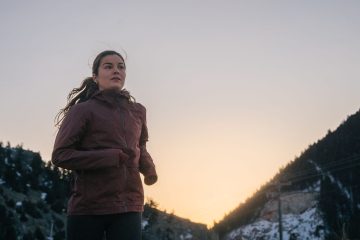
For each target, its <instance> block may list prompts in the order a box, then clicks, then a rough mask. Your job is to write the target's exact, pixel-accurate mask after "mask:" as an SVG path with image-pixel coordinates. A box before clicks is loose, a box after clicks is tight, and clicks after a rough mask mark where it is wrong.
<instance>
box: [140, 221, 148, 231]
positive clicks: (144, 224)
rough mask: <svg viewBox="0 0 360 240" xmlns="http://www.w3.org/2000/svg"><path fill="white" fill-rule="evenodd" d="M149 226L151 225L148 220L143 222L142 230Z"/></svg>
mask: <svg viewBox="0 0 360 240" xmlns="http://www.w3.org/2000/svg"><path fill="white" fill-rule="evenodd" d="M147 225H149V222H148V220H143V221H141V228H142V229H144V228H145V227H146V226H147Z"/></svg>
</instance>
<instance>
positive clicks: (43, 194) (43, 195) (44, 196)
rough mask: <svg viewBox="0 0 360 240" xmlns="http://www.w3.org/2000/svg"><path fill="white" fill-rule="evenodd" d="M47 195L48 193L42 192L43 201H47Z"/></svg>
mask: <svg viewBox="0 0 360 240" xmlns="http://www.w3.org/2000/svg"><path fill="white" fill-rule="evenodd" d="M46 195H47V193H44V192H42V193H41V199H42V200H45V198H46Z"/></svg>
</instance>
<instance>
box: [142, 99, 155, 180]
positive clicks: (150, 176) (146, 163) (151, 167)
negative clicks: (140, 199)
mask: <svg viewBox="0 0 360 240" xmlns="http://www.w3.org/2000/svg"><path fill="white" fill-rule="evenodd" d="M142 108H143V124H142V129H141V136H140V142H139V146H140V160H139V161H140V172H141V173H142V174H143V175H144V177H145V184H147V185H152V184H154V183H155V182H156V181H157V173H156V169H155V164H154V161H153V159H152V157H151V156H150V154H149V153H148V151H147V149H146V142H147V141H148V138H149V135H148V129H147V125H146V109H145V107H143V106H142Z"/></svg>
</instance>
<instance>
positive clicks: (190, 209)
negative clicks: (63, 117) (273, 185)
mask: <svg viewBox="0 0 360 240" xmlns="http://www.w3.org/2000/svg"><path fill="white" fill-rule="evenodd" d="M359 12H360V1H357V0H353V1H351V0H346V1H343V0H341V1H340V0H337V1H334V0H326V1H325V0H315V1H314V0H301V1H299V0H298V1H297V0H293V1H289V0H286V1H285V0H263V1H257V0H251V1H250V0H249V1H245V0H237V1H235V0H222V1H220V0H219V1H212V0H207V1H205V0H192V1H190V0H184V1H171V0H170V1H160V0H153V1H121V0H118V1H38V0H33V1H24V0H19V1H6V0H4V1H1V2H0V31H1V37H0V39H1V44H0V53H1V56H0V74H1V80H0V89H1V94H0V109H1V118H0V141H2V142H4V143H6V142H7V141H9V142H10V143H11V145H12V146H15V145H17V144H23V147H24V148H25V149H30V150H32V151H35V152H40V154H41V156H42V158H43V159H44V160H45V161H49V160H50V156H51V152H52V147H53V144H54V139H55V136H56V131H57V128H55V127H54V117H55V115H56V114H57V113H58V112H59V110H60V109H61V108H63V107H64V106H65V105H66V97H67V95H68V93H69V92H70V90H71V89H73V88H75V87H78V86H80V83H81V81H82V80H83V79H85V78H86V77H88V76H91V64H92V61H93V59H94V58H95V56H96V55H97V54H98V53H99V52H101V51H103V50H106V49H113V50H117V51H119V52H120V53H122V54H124V55H126V64H127V77H126V83H125V88H126V89H128V90H129V91H130V92H131V94H132V95H133V96H134V97H135V98H136V100H137V101H138V102H140V103H142V104H143V105H144V106H145V107H146V108H147V123H148V128H149V142H148V144H147V147H148V151H149V152H150V154H151V155H152V157H153V159H154V162H155V164H156V168H157V172H158V175H159V180H158V182H157V183H156V184H155V185H153V186H144V189H145V196H146V197H147V198H152V199H154V200H155V201H156V202H157V203H158V204H159V208H160V209H162V210H166V211H167V212H173V213H174V214H176V215H178V216H180V217H184V218H188V219H191V220H192V221H194V222H199V223H204V224H207V225H208V226H211V225H212V224H213V222H214V221H217V222H218V221H220V220H221V219H222V218H223V217H224V215H225V214H226V213H229V212H230V211H231V210H233V209H234V208H235V207H237V206H238V205H239V204H240V203H241V202H243V201H245V200H246V199H247V198H248V197H250V196H251V195H252V194H253V193H254V192H255V191H256V190H257V189H259V188H260V186H261V185H262V184H264V183H266V182H267V181H268V180H269V179H271V177H273V176H274V175H275V174H276V173H277V172H278V170H279V169H280V168H281V167H283V166H284V165H286V164H287V163H288V162H290V161H291V160H293V159H294V158H295V157H296V156H299V155H300V154H301V152H302V151H303V150H305V149H306V148H307V146H309V145H310V144H312V143H313V142H315V141H317V140H318V139H320V138H322V137H324V136H325V134H326V133H327V131H328V130H334V129H336V127H337V126H338V125H339V124H341V123H342V122H343V121H344V120H345V119H346V118H347V116H349V115H351V114H353V113H355V112H356V111H358V109H359V106H360V94H359V89H360V88H359V87H360V81H359V80H360V79H359V78H360V73H359V69H360V68H359V64H360V45H359V42H360V14H359Z"/></svg>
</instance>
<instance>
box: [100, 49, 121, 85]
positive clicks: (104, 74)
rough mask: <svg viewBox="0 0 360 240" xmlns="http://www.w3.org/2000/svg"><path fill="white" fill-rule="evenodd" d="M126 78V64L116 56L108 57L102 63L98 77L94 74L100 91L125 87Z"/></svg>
mask: <svg viewBox="0 0 360 240" xmlns="http://www.w3.org/2000/svg"><path fill="white" fill-rule="evenodd" d="M125 77H126V68H125V63H124V61H123V59H122V58H121V57H119V56H118V55H116V54H113V55H107V56H105V57H103V58H102V59H101V61H100V65H99V68H98V75H97V76H96V75H95V74H94V76H93V78H94V81H95V82H97V84H98V86H99V90H104V89H108V88H119V90H121V89H122V88H123V87H124V83H125Z"/></svg>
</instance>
